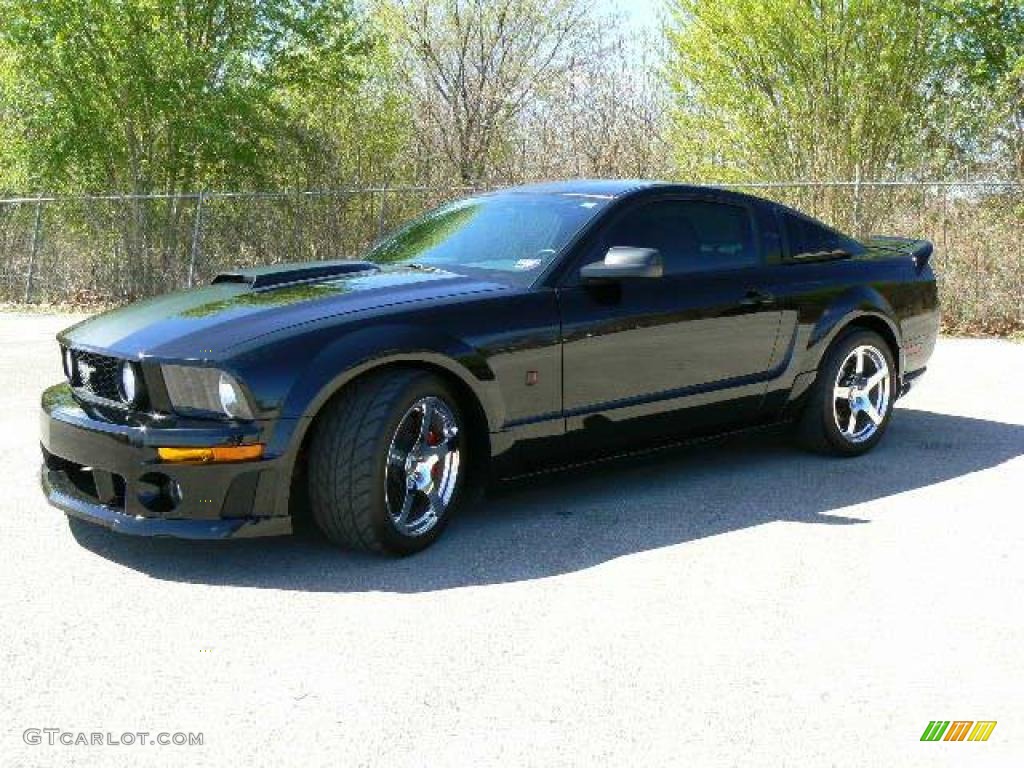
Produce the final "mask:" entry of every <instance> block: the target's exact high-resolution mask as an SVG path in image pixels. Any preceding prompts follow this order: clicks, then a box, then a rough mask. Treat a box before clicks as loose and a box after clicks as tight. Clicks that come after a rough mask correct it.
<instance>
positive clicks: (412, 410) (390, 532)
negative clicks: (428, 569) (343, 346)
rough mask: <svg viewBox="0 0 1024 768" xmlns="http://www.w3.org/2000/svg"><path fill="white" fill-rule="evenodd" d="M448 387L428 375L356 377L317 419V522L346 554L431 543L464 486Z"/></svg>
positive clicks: (313, 479)
mask: <svg viewBox="0 0 1024 768" xmlns="http://www.w3.org/2000/svg"><path fill="white" fill-rule="evenodd" d="M463 424H464V420H463V417H462V412H461V410H460V409H459V405H458V402H457V400H456V399H455V397H454V396H453V395H452V393H451V391H450V390H449V388H448V387H447V386H446V385H445V383H444V382H443V381H441V380H440V379H439V378H437V377H436V376H433V375H431V374H429V373H427V372H425V371H414V370H391V371H382V372H379V373H375V374H370V375H368V376H366V377H363V378H360V379H357V380H356V381H354V382H353V383H352V384H350V385H348V386H347V387H346V388H345V389H344V390H343V391H342V392H341V393H340V394H339V395H337V396H336V397H335V398H334V399H333V400H332V401H331V402H330V403H329V404H328V405H327V406H325V408H324V411H323V412H322V413H321V414H320V415H319V416H318V417H317V421H316V424H314V426H313V429H314V432H313V436H312V440H311V442H310V450H309V501H310V508H311V511H312V516H313V520H314V521H315V522H316V524H317V526H318V527H319V528H320V530H322V531H323V532H324V534H325V535H326V536H327V537H328V538H329V539H330V540H331V541H333V542H335V543H337V544H340V545H341V546H343V547H346V548H348V549H358V550H365V551H371V552H379V553H387V554H393V555H409V554H412V553H414V552H419V551H421V550H423V549H425V548H426V547H428V546H430V544H432V543H433V542H434V541H435V540H436V539H437V538H438V537H439V536H440V535H441V533H442V531H443V530H444V528H445V526H446V525H447V524H448V520H449V519H450V518H451V515H452V513H453V512H454V510H455V508H456V506H457V505H458V502H459V500H460V497H461V495H462V492H463V486H464V485H465V475H466V457H465V455H464V454H465V451H464V446H465V445H466V444H467V442H468V441H467V439H466V438H467V435H465V433H464V429H463Z"/></svg>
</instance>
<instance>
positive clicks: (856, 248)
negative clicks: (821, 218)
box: [783, 213, 864, 256]
mask: <svg viewBox="0 0 1024 768" xmlns="http://www.w3.org/2000/svg"><path fill="white" fill-rule="evenodd" d="M783 226H784V228H785V230H786V240H787V241H788V242H789V255H790V256H802V255H807V254H815V253H830V252H832V251H846V252H847V253H850V254H853V255H856V254H858V253H861V252H862V251H863V250H864V248H863V247H862V246H861V244H860V243H858V242H857V241H856V240H854V239H853V238H850V237H847V236H846V235H843V234H841V233H839V232H836V231H835V230H834V229H830V228H828V227H826V226H825V225H823V224H819V223H818V222H816V221H813V220H811V219H806V218H804V217H803V216H795V215H793V214H791V213H785V214H783Z"/></svg>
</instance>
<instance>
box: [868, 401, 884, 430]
mask: <svg viewBox="0 0 1024 768" xmlns="http://www.w3.org/2000/svg"><path fill="white" fill-rule="evenodd" d="M864 413H866V414H867V415H868V418H869V419H871V422H872V423H873V424H874V425H875V426H876V427H877V426H878V425H879V424H881V423H882V414H880V413H879V412H878V407H877V406H876V405H875V404H874V403H869V404H868V406H867V407H866V408H865V409H864Z"/></svg>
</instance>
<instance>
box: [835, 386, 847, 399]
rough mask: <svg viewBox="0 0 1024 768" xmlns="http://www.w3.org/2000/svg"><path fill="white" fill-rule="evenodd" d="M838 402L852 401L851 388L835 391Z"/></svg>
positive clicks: (839, 388) (840, 388) (841, 388)
mask: <svg viewBox="0 0 1024 768" xmlns="http://www.w3.org/2000/svg"><path fill="white" fill-rule="evenodd" d="M834 393H835V399H836V400H849V399H850V388H849V387H836V388H835V390H834Z"/></svg>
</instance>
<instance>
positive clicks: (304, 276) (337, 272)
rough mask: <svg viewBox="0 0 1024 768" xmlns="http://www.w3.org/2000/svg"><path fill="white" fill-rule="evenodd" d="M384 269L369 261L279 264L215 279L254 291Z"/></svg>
mask: <svg viewBox="0 0 1024 768" xmlns="http://www.w3.org/2000/svg"><path fill="white" fill-rule="evenodd" d="M379 269H380V267H378V266H377V265H376V264H373V263H372V262H369V261H353V260H351V259H341V260H338V261H307V262H304V263H301V264H275V265H273V266H269V267H253V268H252V269H238V270H234V271H232V272H221V273H220V274H219V275H217V276H216V277H215V278H213V281H212V284H213V285H217V284H219V283H242V284H243V285H248V286H249V287H250V288H252V289H253V290H254V291H258V290H260V289H261V288H276V287H278V286H281V285H289V284H291V283H304V282H310V281H312V280H327V279H329V278H332V277H340V276H342V275H350V274H353V273H355V272H371V271H374V272H375V271H377V270H379Z"/></svg>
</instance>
